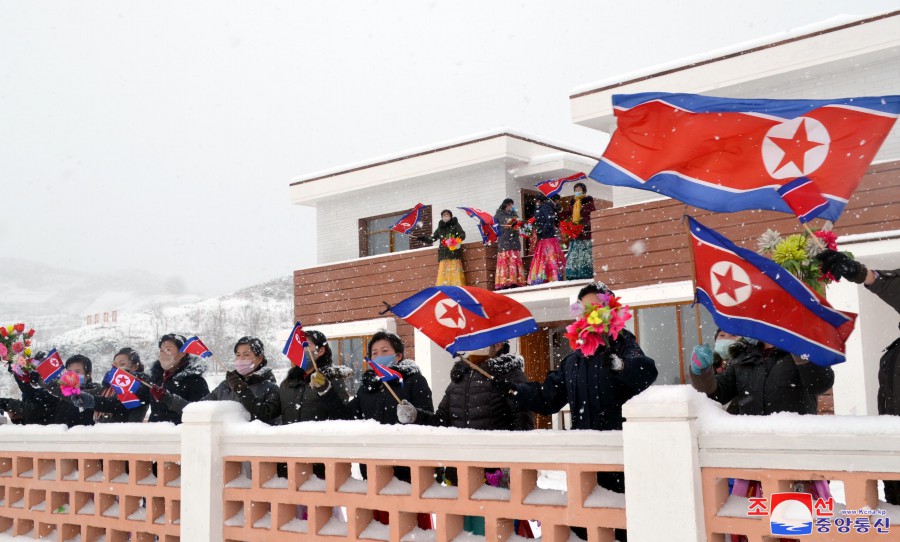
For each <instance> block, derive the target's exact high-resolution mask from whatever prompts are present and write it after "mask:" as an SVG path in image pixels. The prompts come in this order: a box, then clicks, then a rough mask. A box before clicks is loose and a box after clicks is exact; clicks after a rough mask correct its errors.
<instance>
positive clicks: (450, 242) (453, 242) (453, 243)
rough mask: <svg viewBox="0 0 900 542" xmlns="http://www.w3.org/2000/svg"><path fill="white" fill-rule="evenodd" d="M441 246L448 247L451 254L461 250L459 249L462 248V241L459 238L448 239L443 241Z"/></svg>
mask: <svg viewBox="0 0 900 542" xmlns="http://www.w3.org/2000/svg"><path fill="white" fill-rule="evenodd" d="M441 244H442V245H444V246H445V247H447V248H448V249H449V250H450V251H451V252H453V251H455V250H459V247H461V246H462V239H460V238H459V237H447V238H445V239H441Z"/></svg>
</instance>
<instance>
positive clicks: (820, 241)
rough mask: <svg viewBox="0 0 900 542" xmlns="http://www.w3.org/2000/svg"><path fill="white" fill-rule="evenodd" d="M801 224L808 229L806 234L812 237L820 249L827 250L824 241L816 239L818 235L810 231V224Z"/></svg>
mask: <svg viewBox="0 0 900 542" xmlns="http://www.w3.org/2000/svg"><path fill="white" fill-rule="evenodd" d="M801 224H803V227H804V228H806V232H807V233H808V234H809V236H810V237H812V240H813V241H815V242H816V245H818V246H819V249H821V250H825V245H823V244H822V240H821V239H819V238H818V237H816V234H815V233H813V231H812V230H811V229H809V224H807V223H806V222H801Z"/></svg>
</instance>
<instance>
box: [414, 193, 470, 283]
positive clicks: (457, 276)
mask: <svg viewBox="0 0 900 542" xmlns="http://www.w3.org/2000/svg"><path fill="white" fill-rule="evenodd" d="M457 238H458V239H460V242H461V241H463V240H465V238H466V232H465V230H463V229H462V226H460V225H459V221H458V220H456V217H455V216H453V213H451V212H450V210H449V209H444V210H443V211H441V221H440V222H439V223H438V226H437V228H435V230H434V233H433V234H432V235H431V237H426V238H425V239H427V240H428V241H429V242H434V241H437V242H438V243H440V245H439V246H438V274H437V286H465V284H466V273H465V271H464V270H463V265H462V252H463V248H462V246H461V245H460V246H459V247H452V245H451V246H447V243H448V241H449V240H451V239H457ZM423 240H424V239H423Z"/></svg>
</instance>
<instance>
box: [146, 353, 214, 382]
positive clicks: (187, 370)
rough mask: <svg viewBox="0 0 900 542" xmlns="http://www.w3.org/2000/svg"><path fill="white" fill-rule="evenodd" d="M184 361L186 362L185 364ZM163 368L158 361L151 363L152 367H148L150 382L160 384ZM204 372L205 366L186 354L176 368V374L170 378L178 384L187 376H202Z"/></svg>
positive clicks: (198, 359)
mask: <svg viewBox="0 0 900 542" xmlns="http://www.w3.org/2000/svg"><path fill="white" fill-rule="evenodd" d="M185 360H186V362H185ZM163 372H164V371H163V368H162V365H161V364H160V363H159V360H156V361H154V362H153V365H151V366H150V381H151V382H154V383H156V384H160V383H161V382H162V380H163ZM205 372H206V365H205V364H204V363H203V362H202V361H201V360H200V358H198V357H197V356H194V355H192V354H188V355H187V356H186V357H185V359H184V360H182V362H181V365H180V366H179V368H178V372H176V373H175V374H174V375H173V376H172V380H174V381H175V382H179V381H181V380H183V379H185V378H187V377H189V376H203V373H205Z"/></svg>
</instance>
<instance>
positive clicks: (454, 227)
mask: <svg viewBox="0 0 900 542" xmlns="http://www.w3.org/2000/svg"><path fill="white" fill-rule="evenodd" d="M451 237H459V238H460V239H462V240H465V239H466V232H465V230H463V229H462V226H460V225H459V220H457V219H456V217H455V216H454V217H453V218H451V219H450V221H449V222H444V221H443V220H441V221H440V222H438V225H437V228H435V230H434V233H433V234H432V235H431V240H432V241H437V242H438V243H439V245H438V261H439V262H440V261H444V260H461V259H462V251H463V249H462V247H459V248H458V249H456V250H450V249H449V248H447V247H445V246H444V244H443V243H441V241H443V240H444V239H449V238H451Z"/></svg>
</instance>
